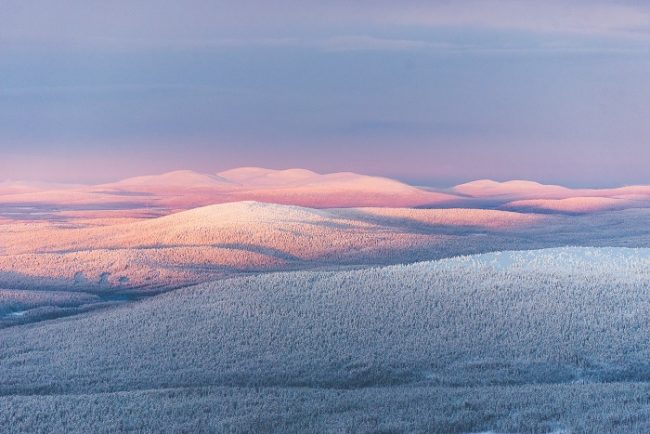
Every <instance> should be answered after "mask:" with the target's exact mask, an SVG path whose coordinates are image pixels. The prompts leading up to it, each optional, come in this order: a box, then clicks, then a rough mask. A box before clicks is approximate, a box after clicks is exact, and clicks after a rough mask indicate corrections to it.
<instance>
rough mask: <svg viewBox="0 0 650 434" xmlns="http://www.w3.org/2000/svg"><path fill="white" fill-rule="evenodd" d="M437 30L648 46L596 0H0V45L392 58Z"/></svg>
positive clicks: (621, 8)
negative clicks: (382, 54)
mask: <svg viewBox="0 0 650 434" xmlns="http://www.w3.org/2000/svg"><path fill="white" fill-rule="evenodd" d="M441 28H465V29H467V28H475V29H488V30H492V31H512V30H516V31H521V32H532V33H542V34H547V35H548V34H552V35H569V36H570V35H577V36H592V37H593V36H596V37H608V38H612V37H613V38H621V39H628V40H639V39H640V40H647V39H650V5H646V4H643V3H641V2H632V1H627V2H626V1H617V2H613V1H604V0H596V1H586V0H583V1H572V2H567V1H560V0H545V1H533V0H464V1H443V0H439V1H424V0H404V1H400V2H396V1H389V0H373V1H370V0H356V1H352V2H351V1H342V0H332V1H328V2H323V1H316V0H301V1H298V0H279V1H275V2H268V1H264V0H249V1H241V0H238V1H235V0H227V1H224V0H221V1H208V0H188V1H186V2H162V3H161V2H159V1H154V0H142V1H138V2H132V1H126V0H115V1H112V2H88V1H82V0H61V1H59V2H50V1H46V0H40V1H39V0H27V1H25V0H5V1H4V2H3V11H2V14H0V47H2V46H3V45H5V46H6V45H8V44H18V45H20V44H26V43H28V44H34V43H47V44H50V45H61V44H73V45H74V44H80V45H84V44H86V45H97V44H100V45H101V44H105V45H119V46H130V45H136V46H137V45H139V44H142V45H146V44H154V45H157V44H160V43H163V42H165V41H171V42H172V45H173V42H181V43H182V42H183V41H185V43H188V42H191V41H194V43H195V44H199V43H203V44H213V45H219V44H220V45H222V46H223V45H228V44H230V45H237V44H242V43H244V42H246V41H247V42H246V43H250V42H256V43H257V44H258V45H279V46H286V45H291V44H297V45H300V44H304V43H305V42H304V41H307V44H310V42H309V41H314V40H321V41H322V40H328V42H327V43H328V44H329V46H330V48H332V49H343V50H347V49H389V50H390V49H413V48H427V47H429V46H430V45H431V44H437V43H438V42H428V41H426V40H422V38H414V37H409V36H407V35H409V34H411V32H412V31H413V30H414V29H415V30H421V29H441ZM349 35H375V36H372V37H371V36H349ZM376 35H384V36H383V37H378V36H376ZM385 35H390V36H389V37H388V36H385ZM434 48H435V47H434Z"/></svg>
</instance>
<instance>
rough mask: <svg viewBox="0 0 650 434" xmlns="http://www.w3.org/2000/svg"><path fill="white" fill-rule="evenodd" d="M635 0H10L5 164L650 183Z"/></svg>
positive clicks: (2, 31) (39, 171) (643, 57)
mask: <svg viewBox="0 0 650 434" xmlns="http://www.w3.org/2000/svg"><path fill="white" fill-rule="evenodd" d="M649 44H650V6H648V5H646V4H645V3H644V2H639V1H575V2H564V1H545V2H534V1H509V0H486V1H459V2H456V1H454V2H452V1H433V2H431V1H415V0H406V1H400V2H394V1H364V0H361V1H355V2H348V1H336V0H334V1H289V0H279V1H274V2H267V1H261V0H259V1H256V0H253V1H202V0H189V1H184V2H157V1H149V0H143V1H136V2H132V1H119V0H118V1H112V2H89V1H75V0H62V1H58V2H52V1H34V0H28V1H22V0H20V1H19V0H6V1H4V2H3V4H2V13H1V14H0V152H1V153H2V159H0V173H1V174H2V177H3V178H13V179H15V178H21V179H22V178H29V179H41V180H50V181H72V182H96V181H109V180H116V179H119V178H123V177H127V176H133V175H140V174H144V173H146V174H153V173H160V172H164V171H169V170H175V169H181V168H182V169H194V170H199V171H204V172H216V171H220V170H225V169H228V168H232V167H237V166H249V165H253V166H265V167H274V168H289V167H306V168H309V169H312V170H316V171H325V172H332V171H357V172H363V173H370V174H375V175H386V176H392V177H397V178H400V179H402V180H406V181H410V182H416V183H420V184H435V185H446V186H450V185H452V184H454V183H458V182H461V181H469V180H472V179H478V178H495V179H498V180H507V179H518V178H526V179H534V180H537V181H543V182H556V183H564V184H569V185H573V186H587V185H588V186H605V185H608V186H618V185H624V184H629V183H640V182H647V181H648V179H647V176H646V174H647V170H646V167H647V162H648V160H649V159H650V147H648V146H647V142H648V140H649V139H650V126H649V124H648V122H647V118H648V117H649V116H650V93H649V92H650V49H649V47H650V45H649Z"/></svg>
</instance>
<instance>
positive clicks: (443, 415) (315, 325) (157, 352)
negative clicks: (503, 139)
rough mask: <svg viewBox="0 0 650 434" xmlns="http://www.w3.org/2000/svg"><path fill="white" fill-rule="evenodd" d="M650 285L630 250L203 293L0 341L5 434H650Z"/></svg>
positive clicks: (516, 257) (273, 282)
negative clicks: (94, 433) (103, 433)
mask: <svg viewBox="0 0 650 434" xmlns="http://www.w3.org/2000/svg"><path fill="white" fill-rule="evenodd" d="M649 285H650V251H649V250H648V249H622V248H608V249H597V248H560V249H551V250H541V251H528V252H503V253H489V254H483V255H478V256H467V257H459V258H451V259H445V260H441V261H437V262H423V263H417V264H413V265H407V266H391V267H383V268H371V269H363V270H353V271H338V272H334V271H331V272H322V271H320V272H294V273H275V274H270V275H262V276H257V277H246V278H236V279H228V280H221V281H217V282H214V283H206V284H203V285H199V286H196V287H192V288H185V289H179V290H176V291H173V292H170V293H166V294H163V295H160V296H157V297H153V298H148V299H146V300H143V301H140V302H137V303H131V304H127V305H123V306H121V307H116V308H112V309H108V310H101V311H93V312H90V313H87V314H84V315H80V316H76V317H73V318H69V319H67V320H65V321H60V320H57V321H51V322H41V323H38V324H35V325H32V326H30V327H21V328H11V329H4V330H0V370H1V371H2V373H3V375H2V376H0V404H2V405H0V421H2V422H4V425H3V426H15V427H23V428H24V427H31V429H32V430H36V431H37V430H38V428H39V427H40V426H41V425H40V424H42V423H44V420H45V419H41V418H40V416H39V414H41V412H42V411H43V410H42V406H43V405H44V404H43V403H44V399H45V398H44V397H45V396H46V397H47V398H46V399H47V402H48V403H49V404H48V406H50V408H56V409H57V410H56V411H55V412H50V413H51V414H54V415H55V416H54V419H52V418H47V423H48V424H49V425H48V427H49V428H51V427H52V426H54V427H57V428H60V429H61V430H62V431H66V432H76V431H84V430H86V431H88V430H93V427H95V426H96V425H95V424H98V423H108V424H109V426H111V427H113V428H116V429H119V428H120V427H124V426H130V427H131V428H132V429H136V430H137V429H144V426H142V425H139V424H140V423H143V422H142V421H149V422H148V423H151V424H152V425H151V426H149V429H152V428H151V427H156V426H158V423H162V421H164V423H166V424H168V425H166V426H165V428H166V429H170V428H171V427H173V428H174V429H176V428H178V429H182V427H185V428H187V427H192V430H194V431H205V430H213V431H229V430H231V431H287V432H305V431H309V432H314V431H323V430H326V429H325V428H326V427H327V426H332V424H337V425H336V426H338V427H340V428H341V429H342V430H346V429H348V430H350V429H354V428H355V427H357V429H358V427H360V426H361V427H364V429H363V430H364V431H373V430H374V431H377V430H381V429H384V430H385V429H387V427H391V429H392V430H393V431H404V430H406V431H415V432H486V431H494V432H547V431H549V430H550V429H559V428H563V429H568V430H576V431H580V425H576V424H579V423H580V420H583V417H584V411H589V412H590V414H593V415H594V418H593V419H590V424H591V425H590V426H591V427H592V428H593V427H596V428H597V431H603V432H613V431H617V432H642V431H643V429H644V425H642V424H641V421H640V420H639V419H637V418H634V417H629V414H628V413H626V412H628V411H631V410H630V409H635V411H642V408H645V406H646V405H647V394H648V388H647V386H644V382H647V381H648V380H650V367H649V366H648V363H647V360H648V359H649V358H650V344H649V343H648V339H647V336H648V334H649V333H650V292H648V291H647V288H648V286H649ZM531 393H532V395H531ZM34 395H39V397H40V398H39V399H38V400H37V399H32V398H29V397H30V396H34ZM79 395H83V396H84V397H85V399H84V400H83V401H79V400H76V399H72V398H71V397H74V396H79ZM274 397H275V398H274ZM542 397H546V398H544V399H542ZM549 397H552V399H551V400H550V401H549V402H554V403H557V406H555V405H550V404H548V403H547V402H546V401H548V400H549V399H550V398H549ZM599 397H609V398H607V399H601V398H599ZM540 400H541V402H544V403H545V404H544V405H540ZM623 400H624V401H625V402H627V403H636V404H631V405H626V406H624V408H622V407H617V405H616V402H622V401H623ZM136 402H137V405H134V404H135V403H136ZM568 402H572V403H573V405H569V406H567V405H566V403H568ZM127 403H131V404H128V405H127ZM290 403H294V404H296V405H297V407H292V408H293V410H291V411H290V410H289V409H288V408H287V407H286V405H289V404H290ZM644 403H645V404H644ZM215 406H216V407H217V408H219V409H220V410H219V411H217V412H214V413H205V411H206V410H205V409H206V408H207V407H209V408H211V409H214V408H215ZM290 406H291V405H290ZM414 406H415V407H414ZM409 408H410V409H417V411H409V410H408V409H409ZM515 408H516V409H517V411H513V409H515ZM449 409H455V410H458V411H449ZM462 409H465V410H464V411H461V410H462ZM521 414H525V415H526V416H525V417H520V416H519V415H521ZM106 415H110V418H108V417H107V416H106ZM133 415H138V416H142V419H140V417H138V418H136V419H135V420H134V419H132V416H133ZM170 415H173V417H170ZM260 417H262V418H261V419H260ZM130 423H133V424H134V425H128V424H130ZM7 424H9V425H7ZM104 427H106V426H105V425H104ZM558 427H559V428H558Z"/></svg>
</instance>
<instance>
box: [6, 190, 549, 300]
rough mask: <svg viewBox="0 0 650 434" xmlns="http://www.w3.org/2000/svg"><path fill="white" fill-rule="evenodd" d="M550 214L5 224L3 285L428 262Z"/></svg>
mask: <svg viewBox="0 0 650 434" xmlns="http://www.w3.org/2000/svg"><path fill="white" fill-rule="evenodd" d="M482 213H485V214H486V215H485V216H484V217H482V216H481V215H482ZM549 220H550V217H542V216H535V215H522V214H517V213H512V212H505V211H480V210H473V211H467V210H453V209H448V210H433V209H430V210H400V209H387V210H384V211H378V210H374V209H330V210H320V209H310V208H303V207H297V206H289V205H277V204H269V203H260V202H235V203H227V204H220V205H210V206H207V207H202V208H196V209H192V210H189V211H183V212H179V213H176V214H172V215H168V216H164V217H159V218H154V219H144V220H139V221H128V220H127V222H126V223H123V222H120V223H119V224H112V225H104V226H99V227H75V226H70V225H69V224H67V223H64V224H60V225H59V224H52V223H47V224H14V225H4V227H3V231H2V232H0V247H1V249H0V285H3V284H4V285H5V286H6V287H26V286H27V287H28V286H30V285H35V284H38V285H45V286H54V287H57V288H59V287H65V286H72V287H75V288H78V289H84V288H89V287H99V288H104V289H106V288H111V287H113V288H122V289H124V288H140V287H147V288H161V287H163V288H166V287H175V286H179V285H182V284H188V283H196V282H200V281H205V280H207V279H212V278H216V277H218V276H222V275H224V274H231V273H234V272H242V271H263V270H281V269H295V268H309V267H314V266H325V265H337V266H341V265H355V264H356V265H361V264H367V263H394V262H399V261H413V260H416V259H431V258H437V257H442V256H448V255H450V254H454V253H466V252H475V251H483V250H485V249H486V248H488V246H490V248H496V246H498V245H505V244H506V243H507V242H508V240H512V239H513V237H515V238H516V237H518V236H523V235H517V234H518V233H520V232H521V231H525V230H527V229H530V228H533V227H535V226H540V225H542V224H543V223H544V222H547V221H549ZM475 233H481V234H482V236H481V237H476V236H475V235H474V234H475ZM497 233H500V234H501V235H500V236H497ZM499 237H500V238H501V239H497V238H499Z"/></svg>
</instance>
